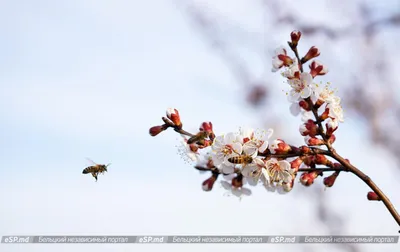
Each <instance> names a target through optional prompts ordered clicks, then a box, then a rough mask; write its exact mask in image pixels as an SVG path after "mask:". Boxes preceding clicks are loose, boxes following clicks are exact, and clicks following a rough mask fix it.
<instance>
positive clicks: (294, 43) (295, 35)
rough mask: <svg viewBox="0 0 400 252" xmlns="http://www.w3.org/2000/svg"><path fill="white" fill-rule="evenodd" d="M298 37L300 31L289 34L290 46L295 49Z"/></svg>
mask: <svg viewBox="0 0 400 252" xmlns="http://www.w3.org/2000/svg"><path fill="white" fill-rule="evenodd" d="M300 37H301V32H300V31H292V32H291V33H290V38H291V39H292V43H291V46H294V47H296V46H297V44H298V43H299V40H300Z"/></svg>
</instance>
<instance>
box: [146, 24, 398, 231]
mask: <svg viewBox="0 0 400 252" xmlns="http://www.w3.org/2000/svg"><path fill="white" fill-rule="evenodd" d="M290 37H291V41H290V42H288V45H289V47H290V49H291V50H292V51H293V53H294V56H293V57H292V56H290V55H289V53H288V51H287V50H286V49H285V48H284V47H280V48H278V49H277V50H276V51H275V55H274V56H273V58H272V71H273V72H277V71H279V70H282V72H281V74H282V76H283V77H284V78H286V82H287V84H288V86H289V88H290V90H289V91H288V93H287V95H288V100H289V101H290V102H291V106H290V111H291V113H292V114H293V115H295V116H297V115H299V114H300V113H301V114H302V116H301V119H302V122H303V123H302V124H301V125H300V127H299V131H300V134H301V136H302V137H304V140H305V144H306V145H303V146H299V147H296V146H293V145H290V144H288V143H286V142H285V141H284V140H282V139H270V138H271V137H272V134H273V130H272V129H268V130H254V129H251V128H240V129H239V131H238V132H229V133H227V134H221V135H217V136H216V135H215V133H214V131H213V124H212V123H211V122H203V123H201V124H200V127H199V130H198V132H197V133H195V134H192V133H189V132H187V131H185V130H184V129H183V124H182V121H181V116H180V114H179V112H178V110H177V109H173V108H170V109H168V110H167V112H166V115H167V117H162V120H163V122H164V123H163V124H162V125H158V126H154V127H152V128H150V130H149V133H150V135H151V136H157V135H158V134H160V133H161V132H163V131H165V130H167V129H168V128H172V129H173V130H174V131H176V132H178V133H179V134H180V135H181V136H182V137H183V145H184V152H185V154H186V155H187V156H188V157H190V159H191V160H193V161H195V162H197V163H196V165H195V168H196V169H197V170H199V171H201V172H209V173H211V176H210V177H209V178H207V179H206V180H205V181H204V182H203V183H202V188H203V190H204V191H211V190H212V189H213V187H214V185H215V182H216V181H217V180H218V178H220V177H222V181H221V185H222V187H223V188H225V189H226V190H228V191H229V192H230V193H231V194H233V195H236V196H239V197H241V196H243V195H250V194H251V190H250V189H249V188H247V187H246V186H247V185H248V186H256V185H258V184H262V185H263V186H264V187H265V188H266V189H267V190H268V191H274V192H278V193H287V192H290V191H291V190H292V189H293V186H294V182H295V180H296V178H298V181H299V182H300V183H301V184H302V185H304V186H311V185H312V184H314V182H315V180H316V179H317V178H318V177H324V178H323V180H322V182H323V184H324V185H325V186H326V187H332V186H333V185H334V184H335V181H336V180H337V178H338V176H339V174H340V173H341V172H352V173H354V174H356V175H357V176H358V177H359V178H361V179H362V180H363V181H364V182H365V183H366V184H367V185H369V186H370V187H371V189H372V190H373V191H371V192H369V193H368V194H367V198H368V199H369V200H374V201H384V202H385V205H386V206H389V207H390V204H389V203H390V202H389V200H388V199H387V197H385V196H384V194H383V193H382V191H380V189H379V188H378V187H377V186H376V185H374V184H373V183H371V181H370V179H369V177H368V176H366V175H365V174H363V173H362V172H361V171H360V170H358V169H357V168H356V167H354V166H353V165H352V164H350V162H349V160H348V159H345V158H343V157H341V156H340V155H339V154H337V152H336V150H335V149H334V148H333V143H334V142H335V140H336V137H335V135H334V132H335V131H336V130H337V129H338V125H339V122H343V121H344V120H343V109H342V106H341V99H340V98H339V97H338V96H336V95H335V92H334V91H333V90H332V89H331V88H330V83H327V84H325V85H322V84H321V83H319V84H317V82H316V81H315V78H316V77H318V76H321V75H326V74H327V73H328V68H327V66H325V65H324V64H322V63H321V62H319V61H317V60H315V58H316V57H318V56H319V55H320V51H319V49H318V48H317V47H315V46H312V47H311V48H310V49H309V50H308V52H307V53H306V54H305V55H304V56H303V57H300V56H299V52H298V50H297V45H298V43H299V40H300V38H301V32H299V31H293V32H292V33H291V36H290ZM307 62H310V63H309V72H305V71H304V70H303V66H304V64H305V63H307ZM321 147H323V148H321ZM202 151H204V152H202ZM330 159H333V160H330ZM326 172H331V174H330V175H329V176H324V175H325V173H326ZM389 207H388V208H389ZM390 211H391V213H392V212H395V210H393V209H390ZM393 216H394V217H395V219H396V220H397V221H398V223H399V224H400V216H399V215H398V214H397V215H396V214H393Z"/></svg>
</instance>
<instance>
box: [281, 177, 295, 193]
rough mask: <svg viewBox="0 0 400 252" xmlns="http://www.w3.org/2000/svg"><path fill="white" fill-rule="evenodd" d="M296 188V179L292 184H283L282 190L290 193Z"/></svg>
mask: <svg viewBox="0 0 400 252" xmlns="http://www.w3.org/2000/svg"><path fill="white" fill-rule="evenodd" d="M293 186H294V179H293V180H292V181H291V182H290V183H283V184H282V188H283V190H284V191H285V192H290V191H291V190H292V189H293Z"/></svg>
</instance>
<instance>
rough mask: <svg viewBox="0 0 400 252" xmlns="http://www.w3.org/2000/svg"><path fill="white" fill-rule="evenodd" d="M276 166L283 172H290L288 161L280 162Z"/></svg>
mask: <svg viewBox="0 0 400 252" xmlns="http://www.w3.org/2000/svg"><path fill="white" fill-rule="evenodd" d="M278 164H279V166H280V167H281V169H282V170H285V171H288V170H290V163H289V162H288V161H286V160H280V161H278Z"/></svg>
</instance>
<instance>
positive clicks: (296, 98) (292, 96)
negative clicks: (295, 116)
mask: <svg viewBox="0 0 400 252" xmlns="http://www.w3.org/2000/svg"><path fill="white" fill-rule="evenodd" d="M299 99H300V93H298V92H296V90H295V89H292V90H290V92H289V95H288V100H289V102H298V101H299Z"/></svg>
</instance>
